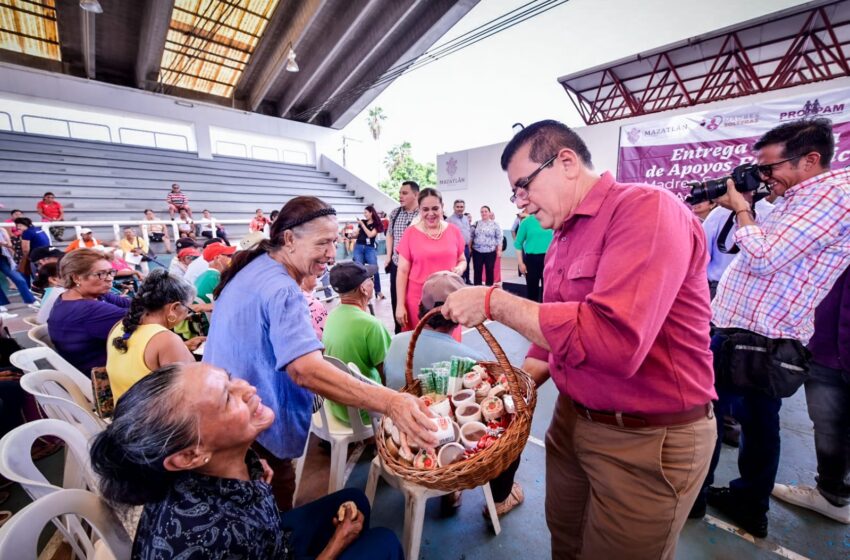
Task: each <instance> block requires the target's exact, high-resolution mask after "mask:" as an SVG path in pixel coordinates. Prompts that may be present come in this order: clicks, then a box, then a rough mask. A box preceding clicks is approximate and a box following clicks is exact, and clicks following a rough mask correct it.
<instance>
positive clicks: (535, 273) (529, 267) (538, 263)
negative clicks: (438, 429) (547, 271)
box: [522, 253, 546, 302]
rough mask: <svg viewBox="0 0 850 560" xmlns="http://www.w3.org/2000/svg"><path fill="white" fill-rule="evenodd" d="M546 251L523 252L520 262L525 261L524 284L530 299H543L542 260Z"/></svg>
mask: <svg viewBox="0 0 850 560" xmlns="http://www.w3.org/2000/svg"><path fill="white" fill-rule="evenodd" d="M545 260H546V253H538V254H534V253H524V255H523V259H522V262H524V263H525V268H526V271H527V272H526V275H525V285H526V289H527V291H528V294H527V297H528V299H530V300H531V301H536V302H542V301H543V262H544V261H545Z"/></svg>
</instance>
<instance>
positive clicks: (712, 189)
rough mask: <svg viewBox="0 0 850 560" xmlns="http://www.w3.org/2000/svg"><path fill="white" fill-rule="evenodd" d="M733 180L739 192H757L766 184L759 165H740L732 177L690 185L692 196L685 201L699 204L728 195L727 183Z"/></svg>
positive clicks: (734, 170) (733, 171)
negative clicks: (762, 178)
mask: <svg viewBox="0 0 850 560" xmlns="http://www.w3.org/2000/svg"><path fill="white" fill-rule="evenodd" d="M729 179H732V181H733V182H734V183H735V189H736V190H737V191H738V192H742V193H743V192H752V191H757V190H758V189H759V187H761V186H762V185H763V184H764V182H763V181H762V180H761V175H760V174H759V171H758V166H757V165H746V164H745V165H739V166H738V167H736V168H735V169H733V170H732V174H731V175H727V176H726V177H720V178H718V179H709V180H707V181H703V182H701V183H690V185H689V186H690V187H691V194H690V195H688V197H687V198H686V199H685V202H687V203H688V204H699V203H700V202H703V201H705V200H713V199H715V198H717V197H719V196H723V195H724V194H726V181H727V180H729Z"/></svg>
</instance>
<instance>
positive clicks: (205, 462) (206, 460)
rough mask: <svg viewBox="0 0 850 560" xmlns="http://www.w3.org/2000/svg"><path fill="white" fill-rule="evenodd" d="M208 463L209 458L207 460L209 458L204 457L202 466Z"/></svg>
mask: <svg viewBox="0 0 850 560" xmlns="http://www.w3.org/2000/svg"><path fill="white" fill-rule="evenodd" d="M209 462H210V458H209V457H204V464H205V465H206V464H207V463H209Z"/></svg>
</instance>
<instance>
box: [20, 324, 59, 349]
mask: <svg viewBox="0 0 850 560" xmlns="http://www.w3.org/2000/svg"><path fill="white" fill-rule="evenodd" d="M27 337H29V339H30V340H32V341H33V342H35V343H36V344H38V345H39V346H44V347H45V348H50V349H51V350H55V348H54V347H53V342H52V341H51V340H50V335H49V334H48V333H47V325H38V326H37V327H33V328H31V329H30V330H28V331H27Z"/></svg>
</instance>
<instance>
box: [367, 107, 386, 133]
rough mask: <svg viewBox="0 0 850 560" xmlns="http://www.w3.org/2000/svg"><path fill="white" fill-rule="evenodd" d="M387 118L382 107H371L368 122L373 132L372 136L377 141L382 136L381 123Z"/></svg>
mask: <svg viewBox="0 0 850 560" xmlns="http://www.w3.org/2000/svg"><path fill="white" fill-rule="evenodd" d="M385 120H387V116H386V115H385V114H384V110H383V109H382V108H380V107H373V108H371V109H369V116H368V117H367V118H366V123H367V124H368V125H369V131H370V132H371V133H372V138H373V139H374V140H375V141H377V140H378V139H379V138H380V137H381V123H382V122H383V121H385Z"/></svg>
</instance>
